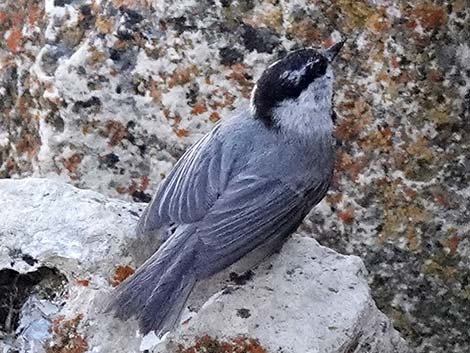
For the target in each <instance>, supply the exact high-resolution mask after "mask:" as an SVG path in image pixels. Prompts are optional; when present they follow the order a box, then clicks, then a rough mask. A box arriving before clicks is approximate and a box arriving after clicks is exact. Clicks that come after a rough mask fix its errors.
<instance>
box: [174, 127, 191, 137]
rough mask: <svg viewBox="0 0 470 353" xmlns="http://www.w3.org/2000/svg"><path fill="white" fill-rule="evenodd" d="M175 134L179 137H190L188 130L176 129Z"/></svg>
mask: <svg viewBox="0 0 470 353" xmlns="http://www.w3.org/2000/svg"><path fill="white" fill-rule="evenodd" d="M174 131H175V134H176V136H178V137H186V136H188V130H186V129H175V130H174Z"/></svg>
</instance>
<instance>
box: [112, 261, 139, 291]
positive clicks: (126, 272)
mask: <svg viewBox="0 0 470 353" xmlns="http://www.w3.org/2000/svg"><path fill="white" fill-rule="evenodd" d="M134 272H135V270H134V269H133V268H132V267H130V266H118V267H116V270H115V271H114V276H113V278H111V279H110V280H109V284H111V285H112V286H113V287H116V286H117V285H119V284H120V283H121V282H123V281H124V280H125V279H126V278H127V277H129V276H131V275H132V274H133V273H134Z"/></svg>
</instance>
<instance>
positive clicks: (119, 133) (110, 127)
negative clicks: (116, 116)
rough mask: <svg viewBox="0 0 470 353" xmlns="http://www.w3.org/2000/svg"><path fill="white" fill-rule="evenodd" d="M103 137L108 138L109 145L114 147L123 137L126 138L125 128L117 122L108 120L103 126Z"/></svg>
mask: <svg viewBox="0 0 470 353" xmlns="http://www.w3.org/2000/svg"><path fill="white" fill-rule="evenodd" d="M103 134H104V136H108V137H110V139H109V145H110V146H116V145H117V144H119V143H120V142H121V141H122V139H123V138H124V137H126V136H127V129H126V127H125V126H124V125H123V124H122V123H121V122H119V121H116V120H108V121H107V122H106V125H105V130H104V132H103Z"/></svg>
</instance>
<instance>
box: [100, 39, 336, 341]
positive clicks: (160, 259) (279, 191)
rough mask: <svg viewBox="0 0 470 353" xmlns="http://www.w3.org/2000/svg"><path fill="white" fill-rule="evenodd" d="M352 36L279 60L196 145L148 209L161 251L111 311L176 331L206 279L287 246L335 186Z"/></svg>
mask: <svg viewBox="0 0 470 353" xmlns="http://www.w3.org/2000/svg"><path fill="white" fill-rule="evenodd" d="M343 44H344V41H339V42H337V43H336V44H334V45H332V46H330V47H329V48H327V49H314V48H302V49H297V50H293V51H291V52H289V53H287V54H286V55H285V56H284V57H282V58H281V59H279V60H277V61H275V62H274V63H272V64H271V65H269V66H268V67H267V68H266V69H265V70H264V71H263V73H262V74H261V76H260V77H259V79H258V80H257V81H256V83H255V85H254V88H253V91H252V94H251V100H250V105H249V107H247V108H246V109H241V111H239V112H238V113H236V114H234V115H233V116H231V117H228V118H227V119H221V120H220V121H219V122H218V123H217V124H216V125H215V126H214V127H213V129H212V130H211V131H209V132H208V133H207V134H206V135H204V136H203V137H202V138H201V139H200V140H199V141H197V142H196V143H195V144H194V145H192V146H191V147H190V148H189V149H188V150H187V151H186V152H185V153H184V154H183V156H182V157H181V158H180V159H179V160H178V162H177V163H176V164H175V166H174V167H173V169H172V170H171V171H170V173H169V174H168V176H167V177H166V178H165V179H164V180H163V181H162V182H161V183H160V185H159V188H158V190H157V191H156V193H155V195H154V196H153V198H152V200H151V201H150V203H149V204H148V205H147V207H146V208H145V210H144V212H143V213H142V215H141V217H140V219H139V222H138V224H137V231H136V232H137V237H142V238H144V237H151V238H152V237H154V238H155V239H158V241H159V242H160V244H161V245H160V247H159V248H158V249H157V250H156V251H155V253H153V255H151V256H150V257H149V258H148V259H147V260H146V261H145V262H144V263H143V265H141V266H140V267H139V268H138V269H137V270H136V272H135V273H134V274H133V275H132V276H130V277H129V278H127V279H126V280H125V281H124V282H122V283H121V284H120V285H119V286H117V287H116V288H115V289H114V290H113V292H112V293H111V299H110V300H109V303H108V305H107V311H108V312H109V311H113V312H114V316H115V317H118V318H120V319H122V320H128V319H129V318H131V317H134V318H135V319H137V322H138V324H139V332H140V333H142V334H144V335H145V334H147V333H149V332H151V331H154V332H155V334H156V335H157V336H159V337H162V336H163V335H164V334H165V333H166V332H168V331H171V330H172V329H173V328H174V326H175V325H176V323H177V321H178V319H179V318H180V315H181V312H182V310H183V309H184V307H185V303H186V301H187V299H188V297H189V295H190V293H191V291H192V289H193V287H194V286H195V284H196V283H197V282H198V281H201V280H204V279H205V278H208V277H210V276H211V275H213V274H215V273H217V272H219V271H221V270H223V269H225V268H227V267H228V266H229V265H231V264H233V263H234V262H236V261H238V260H239V259H240V258H242V257H243V256H245V255H247V254H248V253H250V252H252V251H255V250H257V249H262V256H261V258H265V257H267V256H269V255H270V254H272V253H273V252H275V251H277V250H279V249H280V248H281V247H282V245H283V243H284V242H285V241H286V239H288V237H289V236H290V235H291V234H292V233H293V232H295V230H296V229H297V228H298V226H299V225H300V224H301V223H302V221H303V219H304V218H305V217H306V215H307V214H308V213H309V212H310V210H311V209H312V208H313V207H314V206H315V205H316V204H318V203H319V202H320V201H321V200H322V199H323V197H324V196H325V194H326V192H327V191H328V188H329V186H330V183H331V179H332V175H333V169H334V161H335V139H334V137H333V129H334V122H333V118H334V110H333V82H334V76H333V70H332V67H331V64H332V62H333V59H334V58H335V57H336V56H337V54H338V53H339V51H340V49H341V47H342V46H343Z"/></svg>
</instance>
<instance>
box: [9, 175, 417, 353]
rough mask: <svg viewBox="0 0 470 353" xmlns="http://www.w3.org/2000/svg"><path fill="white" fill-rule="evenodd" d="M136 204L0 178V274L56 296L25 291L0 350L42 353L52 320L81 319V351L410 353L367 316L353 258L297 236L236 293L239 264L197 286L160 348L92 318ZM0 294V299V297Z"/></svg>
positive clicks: (119, 259)
mask: <svg viewBox="0 0 470 353" xmlns="http://www.w3.org/2000/svg"><path fill="white" fill-rule="evenodd" d="M142 207H143V205H142V204H135V203H126V202H123V201H119V200H114V199H109V198H106V197H104V196H103V195H101V194H98V193H96V192H92V191H87V190H79V189H77V188H74V187H72V186H70V185H67V184H63V183H60V182H57V181H50V180H45V179H24V180H0V271H1V272H0V274H2V275H3V276H5V273H6V271H7V269H9V270H14V271H17V272H18V273H20V274H24V273H36V272H38V269H39V268H44V267H47V268H48V269H56V270H57V271H58V272H60V275H51V276H52V277H54V276H56V279H57V278H62V279H64V278H66V281H63V282H64V283H62V286H56V288H59V287H60V288H61V289H60V290H58V289H57V293H56V298H51V297H50V296H49V297H47V296H44V295H43V294H41V293H40V292H38V291H34V290H33V291H31V295H30V297H29V298H28V299H27V300H26V301H25V303H24V305H23V307H22V308H21V313H20V319H21V320H20V324H19V328H18V329H17V332H16V333H17V335H16V339H14V338H13V335H12V334H5V333H3V336H4V337H3V338H4V339H3V342H2V341H0V352H9V349H13V348H11V347H15V348H16V349H18V350H19V351H20V352H45V351H46V349H45V348H44V347H48V346H49V347H50V345H51V344H56V345H57V344H60V342H59V343H58V337H53V338H52V337H51V333H50V332H48V330H49V328H50V327H51V322H52V320H53V319H54V318H56V317H58V316H59V315H64V316H65V319H63V320H68V319H72V318H76V317H77V316H78V315H81V319H80V320H78V321H79V323H78V324H77V325H76V326H77V327H76V330H75V331H74V333H73V334H74V335H75V340H76V342H75V341H73V340H72V344H77V345H80V344H81V345H82V346H83V349H85V350H83V349H82V351H83V352H85V351H88V352H116V353H117V352H126V353H129V352H138V351H139V350H140V349H149V351H151V352H155V353H157V352H158V353H163V352H185V350H184V349H182V348H181V347H191V346H192V345H194V342H195V341H198V342H199V346H204V344H211V345H212V349H213V350H211V352H219V351H218V350H216V349H217V348H214V347H217V346H218V344H219V343H220V342H226V343H227V344H231V345H236V344H238V345H239V346H240V345H241V346H243V345H244V344H245V343H246V345H247V346H249V345H251V346H253V345H255V346H256V347H257V348H256V349H258V350H256V352H264V351H265V352H269V353H275V352H283V353H317V352H318V353H352V352H355V353H358V352H377V353H379V352H380V353H388V352H390V353H391V352H397V353H401V352H409V349H408V348H407V345H406V344H405V342H404V341H403V340H402V339H401V338H400V336H399V334H398V333H397V332H396V331H395V330H394V329H393V327H392V326H391V324H390V321H389V320H388V318H386V317H385V316H384V315H383V314H382V313H381V312H380V311H379V310H378V309H377V308H376V306H375V304H374V301H373V300H372V298H371V295H370V291H369V287H368V285H367V282H366V280H365V276H364V272H365V268H364V265H363V264H362V261H361V260H360V259H359V258H358V257H355V256H343V255H340V254H338V253H336V252H334V251H332V250H330V249H328V248H325V247H322V246H320V245H319V244H318V243H317V242H316V241H315V240H313V239H311V238H309V237H305V236H302V235H301V234H297V235H295V236H293V238H292V239H291V240H289V241H288V242H287V243H286V244H285V246H284V247H283V249H282V251H281V252H280V253H279V254H275V255H274V256H272V257H271V258H270V259H268V260H266V261H265V262H264V263H262V264H261V265H260V266H259V267H258V268H256V269H255V270H254V275H253V276H252V277H251V278H250V279H248V280H247V281H246V282H245V283H244V284H236V283H235V282H233V281H232V282H231V281H230V280H229V274H230V273H231V272H232V271H237V269H239V268H240V267H243V264H236V265H234V266H233V267H232V268H230V269H228V270H227V271H225V272H224V273H221V274H219V275H218V276H216V277H214V278H212V279H211V280H209V281H207V282H205V283H202V284H200V285H199V286H198V288H197V289H196V291H195V293H194V295H193V298H192V300H191V306H192V307H196V308H198V307H199V306H200V305H198V303H199V304H200V303H201V301H205V304H204V305H203V306H202V308H200V309H199V312H198V313H195V312H190V311H188V312H186V313H185V317H184V320H183V321H184V323H183V324H182V325H181V326H179V327H178V328H177V329H176V330H175V332H173V333H170V334H169V335H168V336H167V337H166V339H165V340H164V341H162V342H158V340H156V339H152V337H151V336H147V337H146V338H145V339H144V340H143V342H142V339H141V338H140V337H139V336H138V335H137V334H136V331H135V327H136V326H135V323H133V322H132V321H130V322H126V323H122V322H117V320H115V319H112V318H110V317H109V316H106V315H103V314H100V311H99V308H100V306H101V303H102V302H103V299H104V298H105V297H106V295H107V293H108V292H109V290H110V288H111V286H110V285H109V279H110V278H112V277H113V274H114V272H115V269H116V267H117V266H127V265H131V266H135V264H134V263H133V259H132V257H131V256H130V255H129V251H128V248H129V247H130V246H131V245H130V244H133V245H132V246H135V239H134V237H133V228H134V226H135V224H136V221H137V219H138V215H139V213H140V212H141V210H142ZM35 271H36V272H35ZM43 272H44V271H43ZM41 273H42V272H41ZM60 276H62V277H60ZM232 279H233V276H232ZM0 280H1V278H0ZM84 280H86V284H87V285H84ZM43 282H44V281H42V282H41V283H43ZM242 282H243V281H242ZM41 285H43V284H41ZM7 287H8V283H7ZM222 288H225V289H224V290H223V291H222V292H221V291H219V292H217V293H216V294H214V295H212V294H213V293H214V292H216V291H217V290H219V289H222ZM8 293H9V292H8V291H4V292H3V294H2V293H0V299H2V298H1V297H2V296H3V297H4V298H3V299H5V296H6V295H8ZM49 294H50V291H49ZM208 297H210V299H209V300H207V298H208ZM201 298H203V299H201ZM4 319H5V318H2V320H4ZM0 324H1V325H3V323H0ZM56 331H57V330H56ZM0 335H1V333H0ZM55 335H56V336H57V333H56V334H55ZM204 336H210V337H211V338H207V337H205V338H203V339H201V337H204ZM76 337H80V340H77V339H76ZM240 337H246V338H247V339H246V340H244V341H243V340H241V339H239V338H240ZM0 338H1V336H0ZM82 338H83V340H81V339H82ZM242 341H243V342H245V343H243V342H242ZM73 342H75V343H73ZM85 342H86V343H85ZM235 342H237V343H235ZM2 345H3V347H2ZM261 347H262V348H261ZM262 349H264V351H263V350H262ZM82 351H80V352H82ZM203 351H204V350H203V348H201V349H200V350H194V351H193V350H191V352H203ZM239 351H240V352H249V351H250V350H249V349H248V348H246V349H245V350H239ZM54 352H55V351H54ZM64 352H65V351H64ZM220 352H226V351H225V350H222V348H220ZM237 352H238V351H237Z"/></svg>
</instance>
